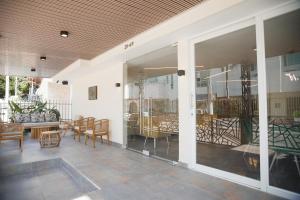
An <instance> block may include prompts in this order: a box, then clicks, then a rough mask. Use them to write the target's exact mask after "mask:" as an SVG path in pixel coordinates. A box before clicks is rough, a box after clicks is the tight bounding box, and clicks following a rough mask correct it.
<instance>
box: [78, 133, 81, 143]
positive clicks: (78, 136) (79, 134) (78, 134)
mask: <svg viewBox="0 0 300 200" xmlns="http://www.w3.org/2000/svg"><path fill="white" fill-rule="evenodd" d="M80 135H81V133H80V132H79V133H78V142H80Z"/></svg>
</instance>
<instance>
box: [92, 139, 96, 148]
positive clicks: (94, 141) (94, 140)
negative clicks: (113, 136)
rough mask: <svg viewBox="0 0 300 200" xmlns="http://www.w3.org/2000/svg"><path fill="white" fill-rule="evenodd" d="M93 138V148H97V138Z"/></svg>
mask: <svg viewBox="0 0 300 200" xmlns="http://www.w3.org/2000/svg"><path fill="white" fill-rule="evenodd" d="M92 138H93V139H92V140H93V147H94V148H96V145H95V143H96V137H95V136H92Z"/></svg>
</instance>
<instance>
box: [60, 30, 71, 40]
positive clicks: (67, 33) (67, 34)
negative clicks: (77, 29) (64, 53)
mask: <svg viewBox="0 0 300 200" xmlns="http://www.w3.org/2000/svg"><path fill="white" fill-rule="evenodd" d="M60 36H61V37H64V38H67V37H69V32H68V31H60Z"/></svg>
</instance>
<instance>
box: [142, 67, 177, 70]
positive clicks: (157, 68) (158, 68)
mask: <svg viewBox="0 0 300 200" xmlns="http://www.w3.org/2000/svg"><path fill="white" fill-rule="evenodd" d="M161 69H177V67H148V68H144V70H161Z"/></svg>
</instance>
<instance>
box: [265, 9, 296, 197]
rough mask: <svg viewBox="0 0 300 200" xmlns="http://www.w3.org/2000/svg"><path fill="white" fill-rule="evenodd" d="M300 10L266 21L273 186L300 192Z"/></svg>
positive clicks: (270, 165) (270, 157)
mask: <svg viewBox="0 0 300 200" xmlns="http://www.w3.org/2000/svg"><path fill="white" fill-rule="evenodd" d="M299 19H300V10H297V11H294V12H291V13H288V14H284V15H282V16H279V17H276V18H273V19H270V20H267V21H265V41H266V70H267V91H268V121H269V131H268V134H269V174H270V177H269V180H270V185H272V186H276V187H280V188H283V189H287V190H290V191H294V192H298V193H299V192H300V169H299V161H300V81H299V78H300V20H299Z"/></svg>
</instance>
